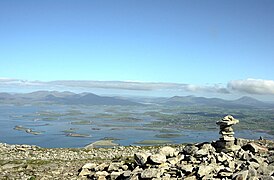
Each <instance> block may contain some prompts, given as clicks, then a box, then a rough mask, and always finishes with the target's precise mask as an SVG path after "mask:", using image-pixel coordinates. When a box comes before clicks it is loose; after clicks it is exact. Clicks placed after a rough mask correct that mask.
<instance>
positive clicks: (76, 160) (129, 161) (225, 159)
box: [0, 139, 274, 180]
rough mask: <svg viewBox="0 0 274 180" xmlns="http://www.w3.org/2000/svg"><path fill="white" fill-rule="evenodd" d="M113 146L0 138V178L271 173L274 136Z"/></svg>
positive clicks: (241, 176) (197, 176)
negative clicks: (221, 146) (229, 143)
mask: <svg viewBox="0 0 274 180" xmlns="http://www.w3.org/2000/svg"><path fill="white" fill-rule="evenodd" d="M215 143H216V142H213V143H199V144H185V145H183V144H182V145H170V146H153V147H140V146H129V147H122V146H118V147H114V148H89V149H85V148H75V149H68V148H56V149H49V148H40V147H37V146H30V145H8V144H4V143H0V179H30V180H33V179H188V180H190V179H193V180H194V179H238V180H240V179H241V180H242V179H252V180H255V179H263V180H265V179H274V142H273V141H268V140H256V141H254V140H246V139H236V140H235V144H236V145H238V146H240V147H241V148H240V149H238V150H236V151H232V152H226V153H225V152H217V151H216V149H215V147H214V144H215Z"/></svg>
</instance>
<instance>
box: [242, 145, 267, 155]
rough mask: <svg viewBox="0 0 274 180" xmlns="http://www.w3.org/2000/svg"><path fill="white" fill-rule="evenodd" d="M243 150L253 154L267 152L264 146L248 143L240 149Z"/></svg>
mask: <svg viewBox="0 0 274 180" xmlns="http://www.w3.org/2000/svg"><path fill="white" fill-rule="evenodd" d="M242 148H243V149H244V150H246V151H247V150H249V151H251V152H253V153H257V152H267V151H268V149H267V148H266V147H264V146H261V145H259V144H257V143H253V142H252V143H248V144H247V145H245V146H244V147H242Z"/></svg>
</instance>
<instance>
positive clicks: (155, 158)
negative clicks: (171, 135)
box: [148, 154, 167, 164]
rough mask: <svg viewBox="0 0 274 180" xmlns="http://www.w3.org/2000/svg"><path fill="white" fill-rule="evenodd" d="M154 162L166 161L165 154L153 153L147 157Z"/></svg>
mask: <svg viewBox="0 0 274 180" xmlns="http://www.w3.org/2000/svg"><path fill="white" fill-rule="evenodd" d="M148 159H149V160H150V161H151V162H152V163H154V164H162V163H165V162H166V160H167V159H166V156H165V155H163V154H153V155H151V156H149V158H148Z"/></svg>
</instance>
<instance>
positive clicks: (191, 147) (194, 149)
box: [183, 144, 199, 155]
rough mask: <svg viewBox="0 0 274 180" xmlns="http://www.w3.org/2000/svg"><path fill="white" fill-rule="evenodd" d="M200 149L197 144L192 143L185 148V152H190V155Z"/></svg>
mask: <svg viewBox="0 0 274 180" xmlns="http://www.w3.org/2000/svg"><path fill="white" fill-rule="evenodd" d="M198 150H199V148H197V147H196V146H194V145H192V144H191V145H186V146H185V147H184V149H183V151H184V153H185V154H189V155H192V154H195V153H196V152H197V151H198Z"/></svg>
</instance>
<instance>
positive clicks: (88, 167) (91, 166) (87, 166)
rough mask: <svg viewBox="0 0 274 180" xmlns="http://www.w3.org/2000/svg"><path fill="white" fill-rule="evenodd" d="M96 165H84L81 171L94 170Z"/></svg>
mask: <svg viewBox="0 0 274 180" xmlns="http://www.w3.org/2000/svg"><path fill="white" fill-rule="evenodd" d="M96 166H97V165H96V164H95V163H86V164H85V165H84V166H83V167H82V169H95V168H96Z"/></svg>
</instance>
